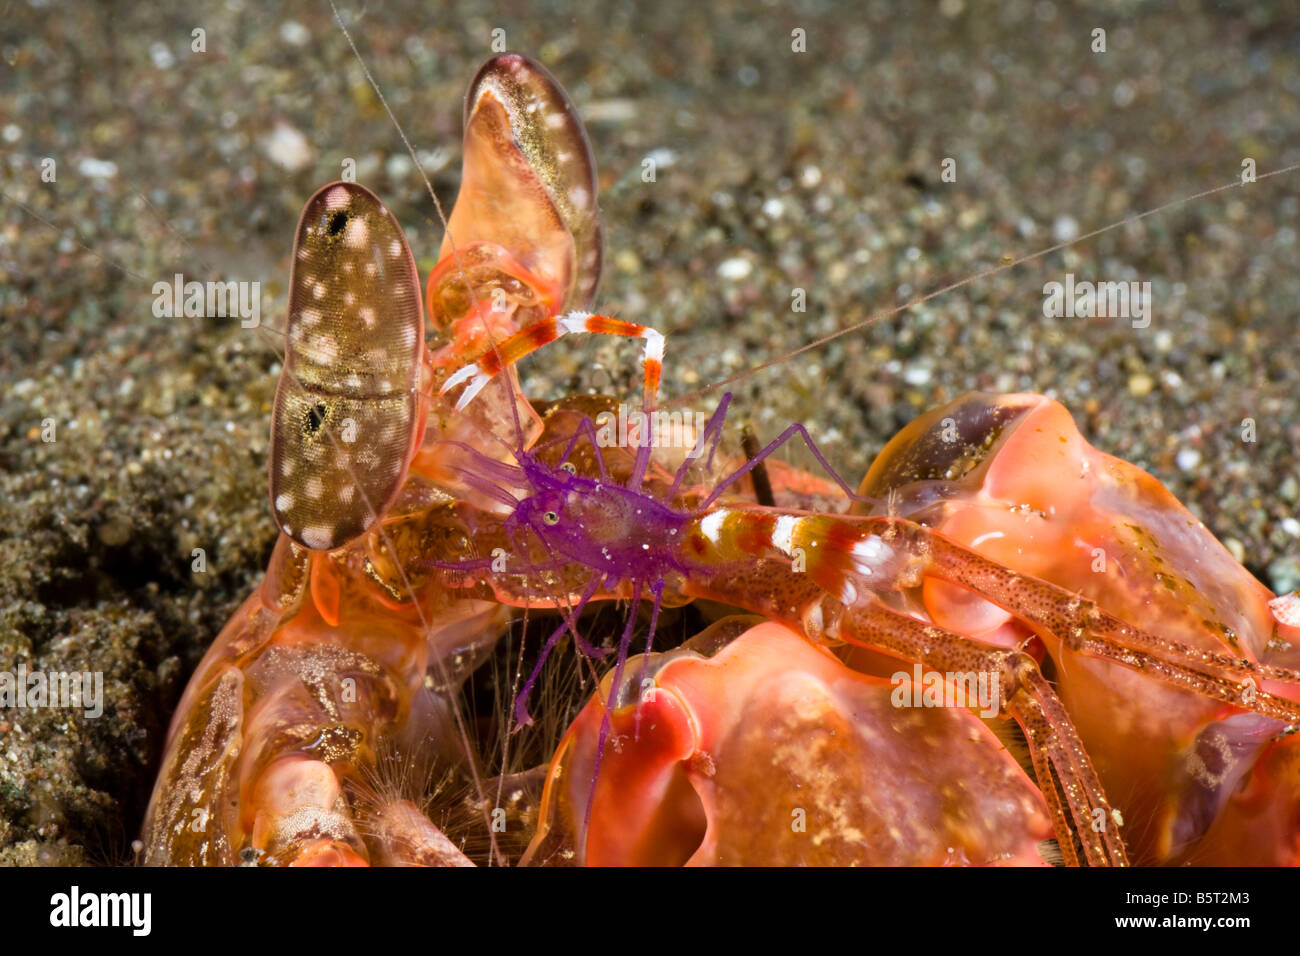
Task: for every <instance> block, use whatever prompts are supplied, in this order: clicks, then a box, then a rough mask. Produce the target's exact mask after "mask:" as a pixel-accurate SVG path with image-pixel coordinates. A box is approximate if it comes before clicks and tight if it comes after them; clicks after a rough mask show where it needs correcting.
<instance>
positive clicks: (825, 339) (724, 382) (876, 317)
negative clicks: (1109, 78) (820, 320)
mask: <svg viewBox="0 0 1300 956" xmlns="http://www.w3.org/2000/svg"><path fill="white" fill-rule="evenodd" d="M1297 169H1300V163H1294V164H1292V165H1290V166H1284V167H1283V168H1281V169H1274V170H1272V171H1271V172H1267V173H1260V174H1258V175H1257V176H1256V177H1255V184H1258V183H1259V182H1260V181H1262V180H1265V179H1269V178H1271V177H1273V176H1283V175H1285V174H1286V173H1291V172H1295V171H1296V170H1297ZM1244 185H1246V184H1245V183H1243V182H1242V181H1241V179H1240V178H1238V179H1234V180H1233V181H1232V182H1230V183H1224V184H1223V185H1221V186H1212V187H1210V188H1209V189H1203V190H1201V191H1200V192H1198V193H1193V194H1192V195H1190V196H1183V197H1181V198H1179V199H1171V200H1169V201H1168V202H1166V203H1162V204H1161V205H1159V206H1156V207H1155V208H1153V209H1148V210H1146V211H1145V212H1140V213H1137V214H1135V215H1132V216H1126V217H1124V218H1123V219H1117V220H1116V221H1115V222H1112V223H1108V224H1107V225H1104V226H1101V227H1099V228H1097V229H1094V230H1092V231H1091V232H1085V233H1084V234H1083V235H1081V236H1075V237H1074V238H1072V239H1066V240H1063V241H1061V242H1058V243H1055V244H1054V245H1050V246H1048V247H1047V248H1045V249H1039V250H1038V251H1037V252H1031V253H1028V254H1026V255H1023V256H1021V257H1020V258H1018V259H1013V260H1011V261H1010V262H1003V263H1000V264H999V265H996V266H991V267H990V268H988V269H984V270H982V271H980V272H976V273H974V274H973V275H969V276H967V277H965V278H964V279H959V280H958V281H956V282H951V283H949V284H948V285H945V286H943V287H941V288H938V289H935V290H934V291H932V292H927V293H926V294H925V295H921V296H917V297H916V298H914V299H910V300H908V301H907V302H904V303H903V304H902V305H896V306H894V307H892V308H889V309H883V310H881V311H880V312H876V313H873V314H872V315H869V316H867V317H866V318H865V319H862V320H861V321H859V322H854V323H853V324H852V325H849V326H845V327H844V328H842V329H839V330H837V331H835V332H832V333H830V334H829V335H823V336H822V337H821V338H819V339H815V340H814V341H812V342H809V343H807V344H806V345H801V346H799V348H797V349H795V350H794V351H792V352H787V353H786V354H785V355H781V356H778V357H776V358H772V359H768V360H766V361H764V362H759V363H758V364H757V365H753V366H751V367H749V368H747V369H744V370H743V371H740V372H737V373H736V374H734V375H729V376H727V377H726V378H724V379H721V380H720V381H717V382H714V383H712V384H711V385H705V386H704V387H703V388H697V389H696V390H695V391H693V392H687V393H686V394H685V395H682V396H680V397H678V398H674V399H672V400H671V401H668V402H664V403H663V404H662V405H660V406H659V407H660V408H672V407H674V406H676V405H685V404H687V403H689V402H691V401H694V400H695V399H697V398H699V397H700V396H702V395H707V394H709V393H710V392H714V391H717V390H718V389H720V388H725V387H726V386H728V385H732V384H734V383H736V382H739V381H741V380H742V379H745V378H748V377H749V376H750V375H753V374H755V373H757V372H761V371H763V369H767V368H773V367H774V366H777V365H783V364H785V363H786V362H788V361H790V360H791V359H793V358H797V357H798V356H800V355H803V354H804V353H805V352H811V351H813V350H814V349H819V348H821V347H822V346H823V345H826V344H827V343H829V342H834V341H835V340H836V339H839V338H843V337H844V336H846V335H851V334H852V333H854V332H858V331H861V330H862V329H865V328H867V327H869V326H872V325H875V324H876V323H877V322H882V321H884V320H885V319H888V318H891V317H893V316H895V315H899V314H900V313H903V312H907V311H909V310H911V309H914V308H916V307H917V306H918V305H923V304H925V303H926V302H929V301H930V300H931V299H937V298H938V297H939V296H941V295H946V294H947V293H949V292H955V291H956V290H958V289H961V288H964V287H965V286H968V285H970V284H971V283H973V282H978V281H979V280H981V279H987V278H990V277H991V276H995V275H999V274H1001V273H1003V272H1006V271H1008V270H1009V269H1015V268H1016V267H1018V266H1022V265H1025V264H1026V263H1028V262H1033V261H1034V260H1036V259H1041V258H1043V257H1044V256H1048V255H1051V254H1052V253H1053V252H1059V251H1060V250H1062V249H1069V248H1071V247H1072V246H1075V245H1078V244H1079V243H1081V242H1085V241H1087V240H1089V239H1094V238H1096V237H1097V236H1100V235H1103V234H1105V233H1107V232H1110V231H1112V230H1114V229H1118V228H1120V227H1121V226H1127V225H1130V224H1132V223H1135V222H1141V221H1142V220H1143V219H1146V218H1148V217H1150V216H1154V215H1156V214H1157V213H1161V212H1164V211H1166V210H1168V209H1174V208H1176V207H1178V206H1183V205H1186V204H1187V203H1190V202H1195V201H1196V200H1198V199H1204V198H1206V197H1207V196H1213V195H1215V194H1216V193H1221V192H1226V191H1227V190H1229V189H1236V188H1239V187H1241V186H1244Z"/></svg>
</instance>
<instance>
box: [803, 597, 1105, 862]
mask: <svg viewBox="0 0 1300 956" xmlns="http://www.w3.org/2000/svg"><path fill="white" fill-rule="evenodd" d="M827 600H829V601H831V602H832V603H835V602H834V599H827ZM821 615H822V609H821V608H820V607H817V608H815V610H814V618H815V617H818V616H821ZM807 617H808V616H807V615H805V619H807ZM813 626H814V627H815V626H816V624H815V621H814V622H813ZM837 626H838V629H839V631H840V634H839V636H841V637H843V638H844V639H846V640H848V641H850V642H851V643H854V644H859V645H861V646H864V647H869V648H872V649H874V650H882V651H886V652H888V653H891V654H895V655H897V656H900V657H903V658H905V659H908V660H919V661H921V662H922V663H923V664H924V665H925V666H927V667H930V668H933V669H935V670H938V671H946V672H950V673H957V672H964V673H979V672H983V673H988V674H990V675H997V677H998V678H999V681H1000V684H1001V693H1002V701H1003V706H1004V708H1005V710H1006V713H1007V714H1009V715H1010V716H1012V717H1014V718H1015V719H1016V722H1017V723H1019V724H1020V726H1021V728H1022V729H1023V730H1024V732H1025V737H1026V739H1027V740H1028V741H1029V747H1030V751H1031V754H1032V755H1033V760H1034V770H1035V773H1036V774H1037V775H1038V777H1039V783H1040V785H1041V786H1042V788H1043V791H1044V795H1045V796H1046V798H1047V802H1048V807H1049V809H1050V810H1051V811H1052V816H1053V818H1054V819H1053V825H1054V827H1055V828H1056V833H1057V839H1058V840H1059V842H1060V844H1061V851H1062V853H1064V854H1065V858H1066V860H1067V862H1070V863H1077V862H1078V861H1077V859H1075V851H1074V842H1073V841H1074V836H1073V835H1072V834H1077V836H1078V839H1079V841H1080V842H1081V843H1082V844H1083V850H1084V855H1085V858H1086V859H1087V861H1088V863H1089V864H1090V865H1092V866H1101V865H1107V864H1109V865H1112V866H1124V865H1126V864H1127V863H1128V858H1127V856H1126V854H1125V852H1124V843H1123V841H1122V840H1121V839H1120V837H1119V828H1118V822H1117V820H1116V817H1115V811H1114V810H1113V809H1112V808H1111V806H1110V804H1109V803H1108V802H1107V800H1106V794H1105V792H1104V791H1103V789H1102V786H1101V781H1100V780H1099V779H1098V777H1097V772H1096V770H1095V769H1094V768H1093V766H1092V761H1091V760H1089V758H1088V754H1087V751H1086V750H1084V747H1083V744H1082V742H1081V741H1080V740H1079V736H1078V734H1077V733H1076V732H1075V729H1074V724H1073V722H1072V721H1071V720H1070V717H1069V715H1068V714H1067V713H1066V711H1065V707H1064V705H1062V703H1061V700H1060V698H1059V697H1057V695H1056V691H1054V690H1053V689H1052V687H1051V685H1050V684H1049V683H1048V682H1047V680H1046V679H1045V678H1044V677H1043V675H1042V674H1041V672H1040V671H1039V670H1038V663H1037V662H1036V661H1035V660H1034V659H1033V658H1032V657H1030V656H1029V655H1028V654H1025V653H1022V652H1020V651H1009V650H1001V649H995V648H989V647H984V646H982V645H980V644H978V643H976V642H974V641H972V640H971V639H970V638H968V637H965V636H963V635H960V634H957V633H955V632H952V631H946V630H944V629H942V628H938V627H934V626H933V625H929V624H926V623H924V622H922V621H918V620H917V619H915V618H913V617H909V616H908V615H906V614H902V613H900V612H898V611H894V610H892V609H890V608H888V607H885V606H884V605H883V604H880V603H879V602H877V601H874V600H872V601H869V602H866V603H865V604H858V605H854V606H852V607H847V608H843V616H842V617H841V619H840V620H839V622H838V625H837ZM805 630H806V631H809V636H813V637H815V636H817V635H816V634H814V633H812V631H811V629H810V628H809V627H808V624H807V623H805ZM1049 767H1050V770H1049ZM1053 772H1054V774H1053ZM1053 776H1054V777H1055V779H1053ZM1058 781H1059V784H1058ZM1058 785H1059V788H1060V789H1059V790H1058V789H1057V787H1058ZM1067 810H1068V812H1069V818H1070V821H1072V822H1073V824H1074V827H1073V830H1071V828H1070V827H1069V826H1068V822H1069V821H1067V819H1066V811H1067ZM1098 811H1100V812H1098ZM1099 821H1100V822H1101V826H1100V828H1098V827H1096V826H1095V824H1097V823H1098V822H1099ZM1098 829H1100V832H1097V830H1098Z"/></svg>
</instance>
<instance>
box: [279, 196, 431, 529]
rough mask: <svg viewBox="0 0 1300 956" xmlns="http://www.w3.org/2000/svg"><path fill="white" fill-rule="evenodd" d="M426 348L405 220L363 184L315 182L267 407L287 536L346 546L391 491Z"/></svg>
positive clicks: (413, 418) (409, 441) (410, 442)
mask: <svg viewBox="0 0 1300 956" xmlns="http://www.w3.org/2000/svg"><path fill="white" fill-rule="evenodd" d="M423 349H424V317H423V312H422V308H421V303H420V283H419V276H418V274H417V272H416V268H415V260H414V258H413V257H412V256H411V250H410V247H409V246H408V245H407V242H406V236H405V234H404V233H403V232H402V227H401V226H400V225H399V224H398V222H397V220H396V219H395V218H394V217H393V215H392V213H390V212H389V211H388V209H387V208H385V206H384V205H383V203H381V202H380V201H379V199H378V198H377V197H376V196H375V195H374V194H373V193H372V192H370V190H368V189H366V188H365V187H363V186H360V185H358V184H356V183H348V182H338V183H333V184H331V185H329V186H326V187H324V188H323V189H321V190H319V191H318V192H317V193H316V194H315V195H314V196H312V197H311V199H309V200H308V201H307V205H306V207H305V208H304V209H303V213H302V218H301V219H300V220H299V222H298V232H297V236H296V238H295V241H294V254H293V274H292V278H291V280H290V290H289V321H288V326H287V328H286V330H285V361H284V369H283V371H282V372H281V373H280V383H279V386H278V388H277V389H276V393H275V408H274V410H273V411H272V413H271V462H270V488H271V510H272V512H273V513H274V515H275V520H276V523H277V524H279V526H280V528H281V530H282V531H284V533H285V534H287V535H288V536H289V537H290V538H292V539H293V540H295V541H297V542H298V543H299V544H302V545H304V546H306V547H308V548H312V549H314V550H318V551H329V550H333V549H335V548H338V547H341V546H343V545H344V544H347V543H348V542H349V541H351V540H352V539H354V538H356V537H357V536H359V535H361V534H362V533H364V532H365V531H366V530H367V529H369V528H370V527H371V525H373V524H374V523H375V521H376V520H377V518H378V516H379V515H381V514H383V513H384V511H385V509H387V508H388V506H389V505H390V504H391V503H392V502H393V499H394V498H396V496H397V493H398V491H399V490H400V489H401V487H402V482H403V481H404V480H405V478H406V472H407V466H408V465H409V463H410V459H411V455H412V452H413V449H414V444H415V441H416V437H417V436H416V431H417V428H418V425H419V418H420V407H419V398H418V383H419V375H420V359H421V355H422V351H423Z"/></svg>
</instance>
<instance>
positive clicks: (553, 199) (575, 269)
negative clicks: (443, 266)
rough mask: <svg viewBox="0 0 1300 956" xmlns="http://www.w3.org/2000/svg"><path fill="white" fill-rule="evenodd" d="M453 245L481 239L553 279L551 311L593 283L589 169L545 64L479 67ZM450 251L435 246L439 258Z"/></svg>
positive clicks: (584, 146) (594, 219) (506, 62)
mask: <svg viewBox="0 0 1300 956" xmlns="http://www.w3.org/2000/svg"><path fill="white" fill-rule="evenodd" d="M447 232H448V235H450V236H451V237H452V239H453V240H454V242H455V245H456V247H457V248H461V249H463V248H465V247H466V246H468V245H469V244H470V243H473V242H478V241H487V242H493V243H497V244H499V245H500V246H502V247H504V248H505V249H507V250H509V252H510V253H511V255H513V256H515V258H516V259H518V261H519V262H520V263H521V264H522V265H524V266H525V267H526V268H527V269H529V270H530V271H531V272H532V273H534V274H535V275H537V276H539V277H540V278H542V279H544V280H546V281H547V282H548V283H552V282H553V283H556V284H557V285H558V286H559V287H560V288H561V289H562V290H564V292H563V296H562V300H561V302H560V303H559V311H564V310H566V309H571V308H582V307H584V306H585V305H587V304H588V303H589V302H590V301H591V299H592V296H593V295H594V294H595V292H596V285H597V283H598V282H599V281H600V268H601V231H600V210H599V208H598V207H597V205H596V163H595V160H594V159H593V158H592V154H591V146H590V144H589V143H588V142H587V134H586V133H585V132H584V130H583V127H582V121H581V120H580V119H579V118H578V114H577V112H576V111H575V109H574V107H573V104H572V103H571V102H570V101H569V97H568V95H567V94H566V93H565V92H564V89H563V87H561V86H560V84H559V83H558V82H557V81H556V80H555V78H554V77H552V76H551V74H550V73H549V72H547V70H546V69H545V67H543V66H541V65H540V64H538V63H534V62H533V61H532V60H530V59H528V58H527V57H524V56H520V55H518V54H514V53H507V54H502V55H500V56H495V57H493V58H492V59H490V60H488V61H487V62H486V63H485V64H483V66H482V68H481V69H480V70H479V71H478V74H477V75H476V76H475V77H474V80H473V82H472V83H470V87H469V92H468V93H467V94H466V97H465V158H464V164H463V173H462V177H461V187H460V194H459V195H458V196H457V198H456V206H455V209H454V210H453V212H452V215H451V219H450V221H449V222H448V225H447ZM450 252H451V243H450V242H449V241H448V240H445V239H444V241H443V245H442V251H441V253H440V257H441V256H446V255H448V254H449V253H450Z"/></svg>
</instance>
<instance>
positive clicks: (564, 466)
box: [560, 461, 578, 475]
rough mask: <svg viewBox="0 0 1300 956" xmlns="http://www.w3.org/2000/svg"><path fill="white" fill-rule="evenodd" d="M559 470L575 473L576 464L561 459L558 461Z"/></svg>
mask: <svg viewBox="0 0 1300 956" xmlns="http://www.w3.org/2000/svg"><path fill="white" fill-rule="evenodd" d="M560 470H561V471H563V472H565V473H566V474H570V475H576V474H577V473H578V466H577V465H575V464H574V463H573V462H571V461H562V462H560Z"/></svg>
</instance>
